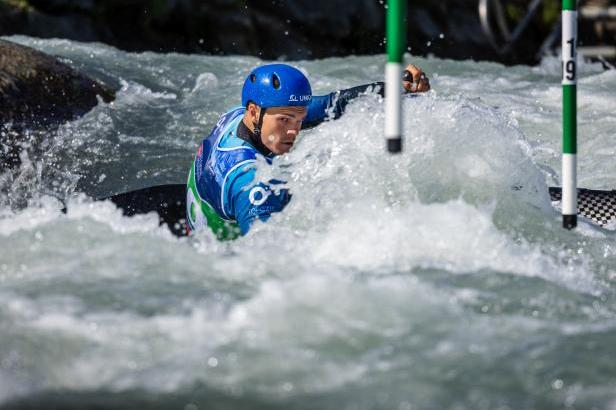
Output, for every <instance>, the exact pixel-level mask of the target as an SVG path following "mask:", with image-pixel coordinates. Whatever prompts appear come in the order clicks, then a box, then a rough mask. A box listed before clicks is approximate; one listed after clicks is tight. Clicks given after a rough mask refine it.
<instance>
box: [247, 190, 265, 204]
mask: <svg viewBox="0 0 616 410" xmlns="http://www.w3.org/2000/svg"><path fill="white" fill-rule="evenodd" d="M267 195H268V193H267V192H266V191H265V189H264V188H263V187H260V186H256V187H254V188H252V189H251V190H250V193H249V194H248V200H249V201H250V203H251V204H253V205H255V206H259V205H263V203H264V202H265V201H266V200H267Z"/></svg>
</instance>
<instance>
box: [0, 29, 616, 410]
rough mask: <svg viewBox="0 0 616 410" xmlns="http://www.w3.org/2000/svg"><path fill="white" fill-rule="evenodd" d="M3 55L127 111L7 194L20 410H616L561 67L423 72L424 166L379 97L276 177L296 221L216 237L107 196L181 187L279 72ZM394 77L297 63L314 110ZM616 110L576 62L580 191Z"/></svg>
mask: <svg viewBox="0 0 616 410" xmlns="http://www.w3.org/2000/svg"><path fill="white" fill-rule="evenodd" d="M9 39H11V40H13V41H17V42H20V43H22V44H26V45H29V46H32V47H34V48H37V49H40V50H43V51H46V52H48V53H51V54H54V55H57V56H60V57H61V59H62V60H63V61H66V62H69V63H70V64H71V65H73V66H74V67H77V68H79V69H81V70H83V71H85V72H87V73H89V74H90V75H92V76H94V77H96V78H99V79H102V80H104V81H106V82H108V83H109V84H112V85H114V86H116V87H118V89H119V91H118V94H117V99H116V101H115V102H114V103H111V104H105V103H102V102H100V103H99V104H98V106H97V107H96V108H95V109H94V110H92V111H91V112H90V113H88V114H87V115H86V116H84V117H83V118H81V119H78V120H76V121H73V122H71V123H68V124H66V125H64V126H62V127H61V128H60V129H58V130H57V131H56V132H53V133H51V134H49V135H46V136H45V138H46V141H45V142H43V143H41V144H40V146H39V147H38V148H37V147H36V146H33V147H31V148H30V149H28V150H27V151H26V152H25V153H24V154H23V157H22V159H23V164H22V166H21V168H20V170H19V172H18V173H17V175H13V176H10V175H8V174H7V175H4V176H2V178H1V183H2V191H1V194H0V195H1V196H0V204H1V205H0V407H3V408H6V409H9V408H45V407H50V406H51V405H56V406H59V407H60V408H75V409H77V408H86V407H87V406H91V407H94V406H99V407H97V408H113V409H124V408H126V409H129V408H161V409H170V408H175V409H187V410H195V409H205V408H208V409H211V408H212V409H231V408H281V409H282V408H284V409H291V408H293V409H295V408H297V409H313V408H314V409H317V408H318V409H445V408H451V409H521V408H528V409H550V408H554V409H562V408H572V409H590V408H597V409H616V347H615V346H616V244H615V242H614V239H615V237H616V233H615V232H614V230H615V229H616V226H611V227H610V226H608V227H607V229H603V228H599V227H597V226H595V225H592V224H589V223H588V222H585V221H583V220H582V221H580V226H579V228H578V229H577V230H575V231H572V232H569V231H565V230H563V229H562V228H561V227H560V224H561V222H560V217H559V214H558V211H557V210H555V209H554V208H553V207H552V204H551V203H550V199H549V196H548V193H547V187H548V186H553V185H559V184H560V182H559V175H560V152H561V148H560V139H561V125H560V121H561V116H560V104H561V103H560V99H561V86H560V61H559V60H558V59H557V58H546V59H545V60H544V61H543V62H542V64H541V65H539V66H537V67H521V66H520V67H504V66H501V65H499V64H494V63H484V62H482V63H477V62H473V61H448V60H440V59H435V58H427V59H423V58H411V57H410V56H408V55H407V60H408V61H413V62H414V63H416V64H419V65H420V66H422V67H423V68H424V69H425V70H426V72H427V73H428V74H429V76H430V78H431V82H432V86H433V91H431V92H429V93H428V94H426V95H423V96H420V97H417V98H407V99H405V100H404V105H403V108H404V133H405V138H406V139H405V151H404V153H403V154H402V155H399V156H389V155H388V154H387V153H386V152H385V150H384V140H383V124H384V112H383V101H382V100H381V99H380V97H378V96H377V95H366V96H364V97H362V98H360V99H358V100H356V101H354V102H353V103H352V104H350V106H349V107H348V109H347V113H346V114H345V115H344V116H343V117H342V118H340V119H339V120H336V121H330V122H326V123H323V124H321V125H320V126H318V127H316V128H314V129H311V130H307V131H304V132H302V135H301V139H300V140H299V142H298V143H297V145H296V147H295V148H294V150H293V151H292V152H291V153H290V154H288V155H285V156H283V157H279V158H277V159H276V160H275V161H274V164H273V166H272V167H269V168H268V167H265V166H260V168H259V173H260V174H261V175H262V176H264V177H266V176H274V177H277V178H278V179H283V180H286V181H288V182H287V185H288V187H289V188H290V189H291V191H292V193H293V200H292V202H291V203H290V205H289V206H288V207H287V208H286V209H285V211H284V212H283V213H281V214H277V215H275V216H274V217H273V218H272V219H271V220H270V222H269V223H267V224H263V223H258V224H257V225H256V226H255V227H254V229H252V230H251V232H250V234H249V235H247V236H246V237H243V238H240V239H239V240H237V241H234V242H230V243H219V242H217V241H216V240H215V239H214V238H213V237H212V236H211V235H210V234H208V233H205V232H204V233H201V234H199V235H196V236H195V237H192V238H182V239H178V238H175V237H174V236H172V235H171V234H170V233H169V232H168V230H167V229H166V228H165V227H159V226H158V223H157V222H158V219H157V217H156V216H155V215H152V214H149V215H141V216H135V217H132V218H129V217H124V216H122V213H121V211H120V210H118V209H116V208H115V206H114V205H113V204H112V203H110V202H94V201H92V200H91V199H89V196H88V195H90V196H92V195H106V194H110V193H117V192H122V191H126V190H128V189H136V188H140V187H145V186H150V185H155V184H161V183H180V182H183V181H185V179H186V175H187V170H188V166H189V164H190V162H191V160H192V157H193V155H194V153H195V151H196V148H197V146H198V144H199V142H200V140H201V139H202V138H203V136H204V135H205V134H206V133H207V132H209V130H210V129H211V128H212V126H213V125H214V124H215V122H216V121H217V119H218V117H219V116H220V115H221V114H222V113H223V112H225V110H227V109H229V108H231V107H233V106H235V105H237V104H238V103H239V93H240V89H241V85H242V83H243V79H244V77H245V75H246V73H247V72H248V71H249V70H250V68H252V67H253V66H256V65H258V64H260V63H262V61H261V60H259V59H257V58H253V57H245V56H227V57H216V56H198V55H181V54H157V53H151V52H147V53H126V52H122V51H119V50H116V49H114V48H111V47H108V46H105V45H102V44H83V43H77V42H72V41H66V40H39V39H32V38H28V37H10V38H9ZM383 63H384V57H383V56H364V57H356V56H349V57H345V58H330V59H325V60H317V61H300V62H295V63H294V64H296V65H297V66H299V67H301V68H302V69H303V70H305V72H306V73H307V74H308V75H309V78H310V79H311V82H312V84H313V89H314V91H315V93H316V94H319V93H326V92H329V91H332V90H335V89H341V88H345V87H350V86H354V85H358V84H363V83H367V82H370V81H375V80H382V78H383V67H384V65H383ZM614 90H616V70H607V71H605V70H603V68H602V67H601V65H598V64H590V63H585V64H580V81H579V153H580V154H579V161H580V163H579V182H580V186H583V187H586V188H597V189H611V188H614V187H616V161H614V155H615V152H616V144H615V143H614V128H615V126H616V94H615V93H614ZM41 147H42V148H41ZM78 191H84V192H86V193H87V195H86V194H83V193H81V194H79V193H78ZM58 197H59V198H63V199H66V200H67V201H68V212H67V213H66V214H64V213H62V212H61V208H62V204H61V202H60V201H59V200H58V199H57V198H58ZM26 202H27V206H26V207H25V208H23V207H22V206H19V204H20V203H21V204H22V205H23V204H25V203H26Z"/></svg>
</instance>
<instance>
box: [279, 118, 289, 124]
mask: <svg viewBox="0 0 616 410" xmlns="http://www.w3.org/2000/svg"><path fill="white" fill-rule="evenodd" d="M280 121H281V122H282V123H283V124H286V123H288V122H289V119H288V118H287V117H282V118H280Z"/></svg>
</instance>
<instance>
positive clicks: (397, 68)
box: [385, 0, 407, 153]
mask: <svg viewBox="0 0 616 410" xmlns="http://www.w3.org/2000/svg"><path fill="white" fill-rule="evenodd" d="M406 1H407V0H389V1H388V2H387V65H386V66H385V138H386V139H387V150H388V151H389V152H391V153H397V152H401V151H402V56H403V55H404V49H405V48H406V21H405V20H406Z"/></svg>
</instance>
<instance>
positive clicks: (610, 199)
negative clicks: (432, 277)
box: [99, 184, 616, 236]
mask: <svg viewBox="0 0 616 410" xmlns="http://www.w3.org/2000/svg"><path fill="white" fill-rule="evenodd" d="M549 192H550V198H551V199H552V201H553V205H554V206H556V207H557V206H558V205H559V204H558V203H559V202H560V200H561V197H562V192H561V188H559V187H550V188H549ZM107 199H109V200H111V202H113V203H114V204H116V206H117V207H118V208H120V209H122V211H123V213H124V215H126V216H132V215H136V214H145V213H148V212H153V211H154V212H156V213H157V214H158V217H159V220H160V224H161V225H162V224H166V225H167V226H168V227H169V229H170V230H171V232H173V234H174V235H177V236H185V235H187V233H188V231H187V229H186V185H185V184H168V185H157V186H153V187H148V188H142V189H138V190H135V191H129V192H125V193H122V194H117V195H113V196H110V197H105V198H99V200H107ZM578 213H579V214H580V215H582V216H584V217H586V218H588V219H590V220H591V221H593V222H594V223H596V224H597V225H600V226H605V225H607V224H608V223H610V222H611V221H613V220H615V219H616V190H612V191H600V190H594V189H585V188H580V189H578Z"/></svg>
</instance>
